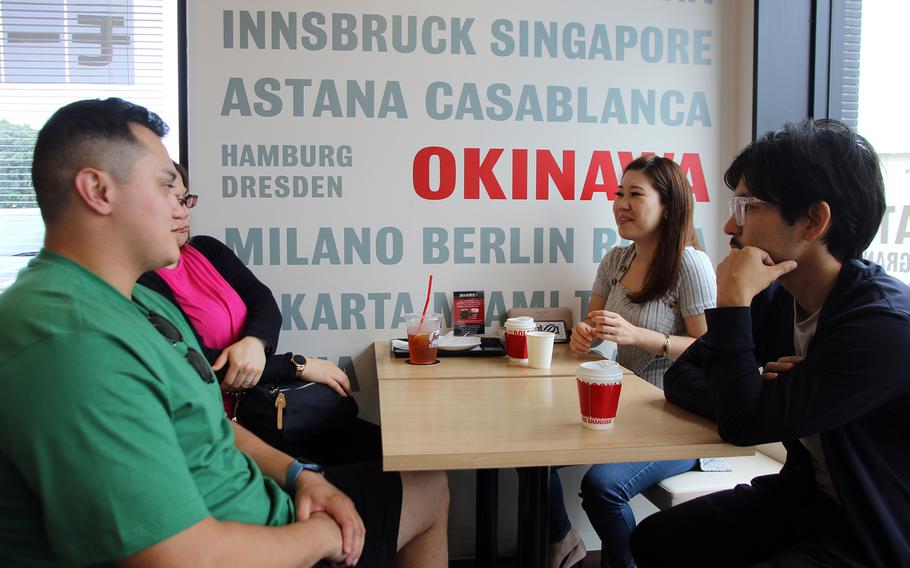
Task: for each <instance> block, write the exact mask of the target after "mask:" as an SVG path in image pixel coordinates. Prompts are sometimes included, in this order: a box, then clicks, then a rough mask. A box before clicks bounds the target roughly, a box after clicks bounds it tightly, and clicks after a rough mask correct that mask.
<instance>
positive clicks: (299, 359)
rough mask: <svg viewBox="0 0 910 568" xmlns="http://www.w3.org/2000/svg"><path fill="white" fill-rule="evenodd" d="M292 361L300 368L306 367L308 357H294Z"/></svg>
mask: <svg viewBox="0 0 910 568" xmlns="http://www.w3.org/2000/svg"><path fill="white" fill-rule="evenodd" d="M291 361H292V362H293V363H294V364H295V365H298V366H300V365H306V357H304V356H303V355H294V356H293V357H291Z"/></svg>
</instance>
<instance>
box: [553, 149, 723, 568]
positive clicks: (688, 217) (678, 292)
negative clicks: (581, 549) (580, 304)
mask: <svg viewBox="0 0 910 568" xmlns="http://www.w3.org/2000/svg"><path fill="white" fill-rule="evenodd" d="M613 215H614V217H615V218H616V225H617V228H618V231H619V234H620V236H621V237H622V238H624V239H627V240H629V241H632V244H630V245H628V246H619V247H616V248H613V249H612V250H611V251H610V252H608V253H607V254H606V256H605V257H604V259H603V260H602V261H601V263H600V267H599V269H598V271H597V277H596V279H595V280H594V286H593V287H592V294H591V302H590V305H589V306H588V313H587V315H586V316H585V318H584V319H583V320H582V321H580V322H579V323H578V324H577V325H576V326H575V328H574V329H573V330H572V343H571V347H572V350H573V351H575V352H576V353H587V352H588V351H590V349H591V346H592V344H593V343H594V342H595V341H599V340H607V341H613V342H614V343H616V345H617V361H618V362H619V363H620V364H621V365H622V366H624V367H626V368H628V369H630V370H632V371H633V372H634V373H635V374H637V375H638V376H640V377H642V378H643V379H645V380H647V381H648V382H650V383H652V384H654V385H656V386H658V387H662V386H663V375H664V372H665V371H666V370H667V369H668V368H669V367H670V363H671V362H672V360H673V359H675V358H676V357H678V356H679V355H680V354H681V353H682V352H683V351H685V350H686V348H688V347H689V345H691V344H692V342H693V341H695V338H697V337H699V336H700V335H702V334H703V333H704V332H705V331H706V330H707V325H706V323H705V315H704V314H705V310H706V309H708V308H711V307H714V304H715V300H716V295H717V285H716V280H715V276H714V269H713V268H712V266H711V261H710V260H709V259H708V256H707V255H706V254H705V253H704V252H702V251H700V250H698V249H697V247H698V242H697V239H696V238H695V229H694V227H693V223H692V189H691V187H690V186H689V182H688V181H687V180H686V177H685V175H683V173H682V171H681V170H680V169H679V166H677V165H676V163H674V162H673V161H672V160H669V159H667V158H662V157H659V156H642V157H640V158H638V159H636V160H634V161H633V162H631V163H630V164H629V165H628V166H626V168H625V171H624V172H623V177H622V184H621V185H620V186H619V188H618V189H617V192H616V199H615V200H614V201H613ZM696 463H697V460H674V461H664V462H637V463H626V464H600V465H594V466H592V467H591V469H590V470H588V473H587V474H586V475H585V478H584V480H583V481H582V487H581V494H582V506H583V507H584V509H585V511H586V512H587V513H588V517H589V518H590V520H591V524H592V525H593V526H594V529H595V530H596V531H597V534H598V535H599V536H600V538H601V540H602V542H603V549H602V552H601V558H602V559H603V560H604V563H605V564H606V563H607V562H609V565H610V566H611V567H613V568H616V567H625V566H634V562H633V560H632V554H631V552H630V550H629V536H630V535H631V533H632V529H633V528H635V517H634V515H633V514H632V509H631V507H630V506H629V503H628V501H629V500H630V499H631V498H632V497H634V496H635V495H636V494H638V493H639V492H640V491H642V490H644V489H646V488H647V487H649V486H651V485H653V484H655V483H658V482H660V481H661V480H663V479H665V478H667V477H670V476H672V475H676V474H678V473H682V472H684V471H688V470H690V469H692V468H693V467H694V466H695V465H696ZM551 487H552V491H553V493H554V498H555V500H557V501H558V502H557V503H554V505H555V506H558V507H564V505H562V503H561V497H562V489H561V487H559V483H558V479H557V480H556V482H555V483H552V484H551ZM554 512H555V513H556V514H554V515H553V516H554V521H555V523H554V526H553V528H554V529H556V528H558V527H557V525H558V524H560V518H561V517H562V518H564V522H563V523H562V527H561V528H562V529H563V531H559V530H555V531H554V532H555V533H556V534H554V535H553V536H554V537H556V538H558V537H560V536H561V535H560V533H561V534H562V535H565V538H564V539H563V541H562V542H557V543H555V545H554V546H560V545H561V547H562V548H563V549H569V550H572V549H573V548H574V546H572V545H573V541H574V540H576V539H577V534H573V533H574V532H575V531H570V530H569V529H570V526H569V521H568V517H567V516H565V514H564V509H563V514H562V515H560V514H559V513H558V512H556V509H554ZM566 539H568V540H566ZM554 552H555V554H554V556H557V557H558V555H559V554H558V552H557V551H554ZM555 565H556V566H559V564H555ZM565 565H571V564H565Z"/></svg>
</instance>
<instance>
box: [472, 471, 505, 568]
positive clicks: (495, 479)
mask: <svg viewBox="0 0 910 568" xmlns="http://www.w3.org/2000/svg"><path fill="white" fill-rule="evenodd" d="M475 493H476V498H477V508H476V512H475V520H474V529H475V531H476V533H475V537H474V541H475V544H474V546H475V552H474V557H475V560H476V565H477V568H495V566H496V556H497V554H496V540H497V535H496V527H497V519H498V513H499V470H498V469H478V470H477V477H476V480H475Z"/></svg>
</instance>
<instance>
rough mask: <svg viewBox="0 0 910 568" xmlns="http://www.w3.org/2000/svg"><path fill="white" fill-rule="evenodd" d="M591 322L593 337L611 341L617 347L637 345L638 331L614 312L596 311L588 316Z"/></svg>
mask: <svg viewBox="0 0 910 568" xmlns="http://www.w3.org/2000/svg"><path fill="white" fill-rule="evenodd" d="M588 319H589V320H590V321H591V322H593V324H594V330H595V337H599V338H601V339H606V340H608V341H612V342H614V343H616V344H617V345H638V343H639V335H640V334H639V331H640V329H639V328H638V327H636V326H634V325H632V324H631V323H629V322H627V321H626V320H625V318H623V317H622V316H621V315H619V314H617V313H615V312H608V311H606V310H598V311H596V312H591V313H589V314H588Z"/></svg>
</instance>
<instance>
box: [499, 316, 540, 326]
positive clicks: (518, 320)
mask: <svg viewBox="0 0 910 568" xmlns="http://www.w3.org/2000/svg"><path fill="white" fill-rule="evenodd" d="M506 327H511V328H517V329H530V328H533V327H534V318H532V317H531V316H518V317H514V318H509V319H507V320H506Z"/></svg>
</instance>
